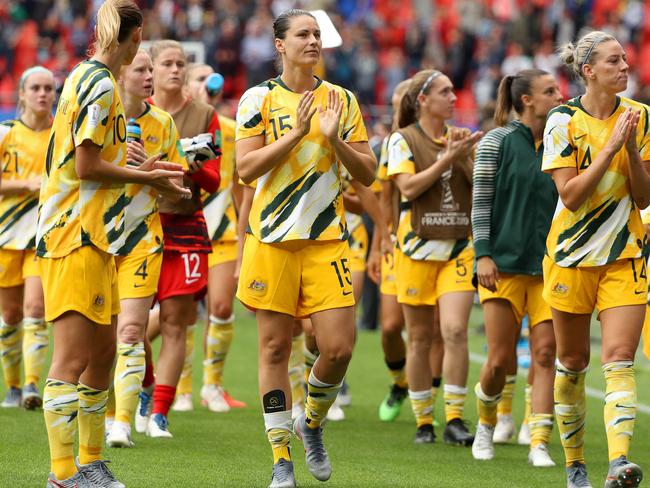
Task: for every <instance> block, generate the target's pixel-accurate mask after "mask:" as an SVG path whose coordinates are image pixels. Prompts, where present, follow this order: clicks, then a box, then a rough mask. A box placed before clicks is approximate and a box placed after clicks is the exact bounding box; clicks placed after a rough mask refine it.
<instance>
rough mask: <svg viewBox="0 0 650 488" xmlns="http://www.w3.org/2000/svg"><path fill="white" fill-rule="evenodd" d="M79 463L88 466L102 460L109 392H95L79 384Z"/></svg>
mask: <svg viewBox="0 0 650 488" xmlns="http://www.w3.org/2000/svg"><path fill="white" fill-rule="evenodd" d="M77 392H78V394H79V463H80V464H88V463H92V462H93V461H97V460H100V459H101V458H102V445H103V443H104V414H105V413H106V403H107V402H108V390H95V389H94V388H91V387H89V386H86V385H83V384H81V383H79V386H78V388H77Z"/></svg>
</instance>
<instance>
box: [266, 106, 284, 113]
mask: <svg viewBox="0 0 650 488" xmlns="http://www.w3.org/2000/svg"><path fill="white" fill-rule="evenodd" d="M283 108H284V107H278V108H270V109H269V112H271V113H275V112H277V111H278V110H282V109H283Z"/></svg>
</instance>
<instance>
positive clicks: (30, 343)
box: [23, 317, 50, 385]
mask: <svg viewBox="0 0 650 488" xmlns="http://www.w3.org/2000/svg"><path fill="white" fill-rule="evenodd" d="M49 343H50V334H49V332H48V330H47V325H45V319H42V318H41V319H36V318H32V317H27V318H25V320H23V361H24V362H25V384H26V385H28V384H30V383H34V384H35V385H38V382H39V380H40V379H41V372H42V371H43V366H44V365H45V358H46V356H47V346H48V344H49Z"/></svg>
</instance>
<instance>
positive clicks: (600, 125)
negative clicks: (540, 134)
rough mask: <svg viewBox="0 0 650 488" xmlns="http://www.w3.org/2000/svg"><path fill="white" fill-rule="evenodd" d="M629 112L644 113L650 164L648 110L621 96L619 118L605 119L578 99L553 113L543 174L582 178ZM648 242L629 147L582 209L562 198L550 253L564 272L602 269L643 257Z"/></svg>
mask: <svg viewBox="0 0 650 488" xmlns="http://www.w3.org/2000/svg"><path fill="white" fill-rule="evenodd" d="M628 107H632V108H633V109H635V110H640V111H641V119H640V121H639V125H638V128H637V134H636V137H637V145H638V147H639V151H640V152H641V159H642V160H644V161H648V160H650V125H649V122H648V118H649V115H648V107H647V106H645V105H643V104H641V103H638V102H635V101H634V100H630V99H627V98H618V97H617V106H616V110H614V113H613V114H612V115H611V116H609V117H608V118H607V119H605V120H600V119H596V118H594V117H592V116H591V115H589V114H588V113H587V112H586V111H585V110H584V108H583V107H582V105H581V104H580V98H579V97H578V98H574V99H573V100H570V101H569V102H567V103H566V104H564V105H560V106H559V107H556V108H555V109H553V110H552V111H551V112H550V113H549V116H548V119H547V121H546V127H545V129H544V158H543V162H542V169H543V170H544V171H549V172H550V171H552V170H554V169H558V168H575V169H576V170H577V171H578V174H580V173H582V172H584V171H585V170H586V169H587V168H588V167H589V165H590V164H591V162H592V161H593V160H594V159H595V158H596V157H597V156H598V153H599V152H600V151H601V150H602V149H603V148H604V147H605V145H606V144H607V141H608V140H609V137H610V136H611V133H612V130H613V128H614V125H615V124H616V120H617V119H618V117H619V116H620V115H621V114H622V113H623V112H624V111H625V109H626V108H628ZM645 241H646V237H645V231H644V228H643V225H642V223H641V215H640V213H639V209H638V208H637V207H636V205H635V204H634V201H633V200H632V196H631V194H630V181H629V171H628V155H627V151H626V149H625V147H623V148H621V150H620V151H619V152H618V153H616V155H615V156H614V157H613V159H612V161H611V163H610V165H609V167H608V169H607V171H606V172H605V174H604V176H603V177H602V179H601V180H600V182H599V183H598V186H597V187H596V189H595V190H594V192H593V193H592V194H591V195H590V196H589V197H588V198H587V199H586V200H585V202H584V203H583V204H582V205H581V206H580V208H579V209H577V210H576V211H575V212H572V211H570V210H569V209H567V208H565V207H564V205H563V204H562V200H561V199H558V202H557V207H556V209H555V215H554V216H553V222H552V224H551V229H550V231H549V234H548V238H547V240H546V253H547V254H548V255H549V256H550V258H551V259H553V261H555V262H556V263H557V264H558V265H559V266H562V267H576V266H577V267H582V266H601V265H605V264H608V263H612V262H614V261H617V260H619V259H625V258H636V257H641V254H642V251H643V246H644V242H645Z"/></svg>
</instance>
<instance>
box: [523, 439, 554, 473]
mask: <svg viewBox="0 0 650 488" xmlns="http://www.w3.org/2000/svg"><path fill="white" fill-rule="evenodd" d="M528 464H530V465H532V466H534V467H536V468H551V467H553V466H555V462H554V461H553V460H552V459H551V456H550V454H549V453H548V446H547V445H546V444H539V445H538V446H535V447H531V448H530V452H528Z"/></svg>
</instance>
